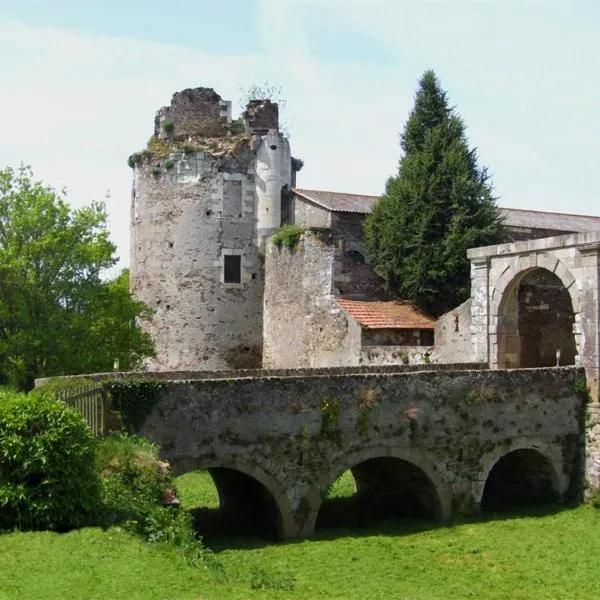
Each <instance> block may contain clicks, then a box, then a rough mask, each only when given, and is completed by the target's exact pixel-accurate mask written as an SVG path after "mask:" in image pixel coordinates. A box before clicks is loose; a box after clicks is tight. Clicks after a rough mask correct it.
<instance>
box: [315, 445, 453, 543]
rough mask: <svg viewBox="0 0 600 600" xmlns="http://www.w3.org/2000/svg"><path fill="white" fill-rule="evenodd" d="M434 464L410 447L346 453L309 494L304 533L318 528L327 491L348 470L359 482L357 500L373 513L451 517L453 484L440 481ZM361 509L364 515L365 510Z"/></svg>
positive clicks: (435, 517)
mask: <svg viewBox="0 0 600 600" xmlns="http://www.w3.org/2000/svg"><path fill="white" fill-rule="evenodd" d="M434 464H435V461H434V460H431V459H429V458H428V457H427V456H426V453H424V452H418V451H415V450H414V449H411V448H394V449H390V448H389V447H385V448H365V449H363V450H361V451H358V452H355V453H352V454H350V455H348V456H346V457H345V458H344V461H343V463H342V464H338V465H337V466H336V468H334V469H332V470H331V471H329V472H327V473H324V474H323V475H322V476H321V477H320V478H319V482H318V484H317V485H316V486H315V487H314V488H313V490H312V491H311V493H310V494H309V497H308V500H309V505H310V511H309V514H308V518H307V520H306V522H305V526H304V535H310V534H311V533H312V531H313V530H314V528H315V525H316V523H317V518H318V516H319V512H320V510H321V508H322V504H323V492H324V490H326V489H328V488H329V486H330V485H331V484H332V483H333V482H334V481H336V479H337V478H338V477H339V476H340V475H341V474H342V473H344V472H345V471H346V470H350V471H351V473H352V475H353V477H354V481H355V483H356V490H357V491H356V498H355V501H356V502H357V503H358V504H361V505H362V508H363V509H366V513H368V514H369V515H370V516H375V517H377V516H379V517H382V518H386V517H395V516H400V517H417V518H425V519H436V520H438V519H444V518H448V517H450V515H451V511H452V509H451V504H452V486H451V485H450V484H445V483H444V482H442V481H441V479H440V478H439V476H438V475H437V472H436V469H435V467H434ZM354 508H356V507H354ZM360 512H361V514H363V511H362V509H361V511H360ZM353 514H354V512H353ZM369 518H370V517H369ZM347 524H348V523H347Z"/></svg>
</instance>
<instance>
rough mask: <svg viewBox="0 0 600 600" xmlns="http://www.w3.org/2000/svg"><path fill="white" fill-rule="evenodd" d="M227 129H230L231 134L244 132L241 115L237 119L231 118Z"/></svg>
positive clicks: (244, 127) (244, 125) (244, 124)
mask: <svg viewBox="0 0 600 600" xmlns="http://www.w3.org/2000/svg"><path fill="white" fill-rule="evenodd" d="M229 131H231V133H232V134H233V135H239V134H240V133H245V131H246V123H245V121H244V119H243V117H240V118H239V119H232V121H231V123H230V125H229Z"/></svg>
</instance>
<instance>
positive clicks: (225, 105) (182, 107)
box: [154, 87, 231, 141]
mask: <svg viewBox="0 0 600 600" xmlns="http://www.w3.org/2000/svg"><path fill="white" fill-rule="evenodd" d="M230 124H231V102H229V101H228V100H222V99H221V96H219V94H217V92H215V90H214V89H212V88H204V87H200V88H188V89H186V90H182V91H181V92H176V93H175V94H173V97H172V98H171V104H170V106H163V107H162V108H161V109H159V110H158V112H157V113H156V118H155V119H154V135H155V136H157V137H159V138H161V139H171V140H177V141H185V140H188V139H194V138H199V137H220V136H225V135H227V133H228V131H229V127H228V126H229V125H230Z"/></svg>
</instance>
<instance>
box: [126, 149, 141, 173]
mask: <svg viewBox="0 0 600 600" xmlns="http://www.w3.org/2000/svg"><path fill="white" fill-rule="evenodd" d="M143 160H144V155H143V154H142V153H141V152H134V153H133V154H132V155H131V156H130V157H129V158H128V159H127V164H128V165H129V167H130V168H132V169H133V168H134V167H135V166H137V165H140V164H142V162H143Z"/></svg>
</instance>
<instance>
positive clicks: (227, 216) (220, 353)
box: [130, 88, 291, 370]
mask: <svg viewBox="0 0 600 600" xmlns="http://www.w3.org/2000/svg"><path fill="white" fill-rule="evenodd" d="M246 119H247V126H248V129H249V131H247V132H242V133H239V132H238V133H237V134H236V135H232V132H231V104H230V103H229V102H226V101H224V100H222V99H221V97H220V96H219V95H218V94H217V93H216V92H215V91H214V90H212V89H210V88H196V89H188V90H183V91H182V92H178V93H176V94H175V95H174V96H173V98H172V100H171V104H170V106H168V107H163V108H162V109H160V110H159V111H158V113H157V115H156V120H155V135H154V137H153V138H152V139H151V140H150V142H149V144H148V147H147V148H146V149H145V150H143V151H142V152H138V153H135V154H134V155H132V156H131V157H130V165H131V166H132V168H133V170H134V181H133V190H132V201H131V290H132V292H133V293H134V295H135V296H136V297H138V298H139V299H140V300H142V301H144V302H146V303H147V304H148V305H149V306H150V307H152V308H153V309H155V311H156V313H155V315H154V317H153V319H152V322H151V323H149V324H143V326H144V327H145V328H147V329H148V331H149V332H150V334H151V335H152V337H153V339H154V341H155V344H156V353H157V356H156V360H155V361H152V362H151V363H150V364H149V366H150V367H151V368H153V369H155V370H174V369H175V370H180V369H190V370H195V369H240V368H257V367H260V366H261V363H262V339H263V332H262V311H263V291H264V267H263V258H264V257H263V248H264V240H265V238H266V237H268V236H269V235H271V234H272V232H273V231H275V230H276V229H277V228H278V227H279V226H280V224H281V214H280V209H281V194H282V189H283V188H284V187H289V184H290V181H291V179H290V169H291V167H290V149H289V144H288V141H287V139H285V138H284V137H283V136H282V135H281V134H280V133H279V132H278V131H277V129H276V127H277V105H276V104H273V103H272V102H269V101H255V102H253V103H252V104H251V106H250V107H249V108H248V111H247V112H246ZM167 125H168V127H167ZM267 126H268V131H266V132H263V129H264V128H265V127H267ZM263 133H264V135H263Z"/></svg>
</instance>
